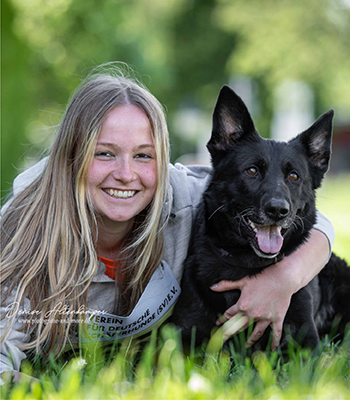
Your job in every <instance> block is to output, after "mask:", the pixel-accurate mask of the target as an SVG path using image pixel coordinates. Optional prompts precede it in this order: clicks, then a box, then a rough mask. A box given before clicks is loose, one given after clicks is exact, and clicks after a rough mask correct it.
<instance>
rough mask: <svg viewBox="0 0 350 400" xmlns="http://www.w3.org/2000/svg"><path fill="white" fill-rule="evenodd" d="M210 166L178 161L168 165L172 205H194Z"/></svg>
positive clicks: (202, 190)
mask: <svg viewBox="0 0 350 400" xmlns="http://www.w3.org/2000/svg"><path fill="white" fill-rule="evenodd" d="M211 171H212V169H211V167H208V166H205V165H190V166H185V165H182V164H179V163H176V164H175V165H170V166H169V179H170V187H171V192H172V196H173V206H175V208H177V209H179V208H183V207H187V206H189V205H190V206H196V205H197V204H198V202H199V200H200V199H201V197H202V194H203V192H204V190H205V189H206V187H207V185H208V183H209V180H210V177H211Z"/></svg>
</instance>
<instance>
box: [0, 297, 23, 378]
mask: <svg viewBox="0 0 350 400" xmlns="http://www.w3.org/2000/svg"><path fill="white" fill-rule="evenodd" d="M15 306H16V304H15V303H11V301H10V302H8V304H7V306H6V305H5V306H3V307H1V308H0V313H1V315H5V318H4V319H2V320H1V321H0V330H1V335H3V334H5V332H6V328H7V326H8V323H9V321H10V320H9V318H10V314H11V313H12V312H14V307H15ZM28 307H29V300H28V299H26V300H25V306H24V307H18V310H24V308H25V309H27V308H28ZM24 315H25V314H24ZM24 319H25V317H24V318H23V319H22V318H20V317H19V315H18V312H17V317H16V319H15V322H14V324H13V326H12V329H11V331H10V334H9V336H8V337H7V338H6V340H5V341H4V342H3V343H2V344H1V346H0V355H1V358H0V374H2V373H3V372H5V371H19V370H20V366H21V362H22V360H23V359H25V358H26V354H25V353H24V351H22V350H21V349H20V348H19V347H20V346H21V345H22V344H24V343H27V342H29V340H30V335H29V334H28V333H26V331H25V330H20V329H21V328H23V327H24V325H25V321H24Z"/></svg>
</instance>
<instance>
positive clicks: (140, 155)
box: [135, 153, 153, 160]
mask: <svg viewBox="0 0 350 400" xmlns="http://www.w3.org/2000/svg"><path fill="white" fill-rule="evenodd" d="M135 158H141V159H149V160H151V159H152V158H153V157H152V156H151V155H150V154H146V153H139V154H136V156H135Z"/></svg>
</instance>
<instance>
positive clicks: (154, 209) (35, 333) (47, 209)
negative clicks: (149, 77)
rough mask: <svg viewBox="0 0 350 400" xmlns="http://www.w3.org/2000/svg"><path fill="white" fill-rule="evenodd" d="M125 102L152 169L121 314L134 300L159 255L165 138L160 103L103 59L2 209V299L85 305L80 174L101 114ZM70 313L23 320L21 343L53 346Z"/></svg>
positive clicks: (91, 228) (85, 232) (85, 207)
mask: <svg viewBox="0 0 350 400" xmlns="http://www.w3.org/2000/svg"><path fill="white" fill-rule="evenodd" d="M125 104H132V105H135V106H137V107H139V108H140V109H141V110H142V111H143V112H144V113H145V114H146V115H147V117H148V118H149V121H150V124H151V127H152V134H153V141H154V145H155V149H156V159H157V173H158V185H157V190H156V193H155V196H154V198H153V200H152V202H151V204H150V205H149V206H148V207H147V209H146V210H145V211H144V212H143V213H141V214H140V216H138V218H136V219H135V223H134V228H133V230H132V232H131V234H130V235H129V237H128V238H127V243H126V246H125V249H124V252H123V257H122V265H123V274H124V275H125V277H126V280H125V284H124V286H123V287H122V290H120V293H121V296H120V298H119V300H120V304H122V311H121V312H122V313H124V314H126V313H128V312H130V311H131V310H132V308H133V307H134V306H135V304H136V302H137V300H138V299H139V297H140V295H141V293H142V291H143V290H144V288H145V285H146V284H147V282H148V281H149V279H150V277H151V276H152V274H153V272H154V271H155V269H156V268H157V267H158V265H159V263H160V261H161V257H162V252H163V235H162V234H161V231H162V228H163V226H164V224H165V218H164V215H167V212H165V213H164V212H163V211H164V204H165V201H166V199H167V197H168V190H169V185H168V163H169V140H168V131H167V125H166V121H165V116H164V111H163V107H162V106H161V104H160V103H159V102H158V100H157V99H156V98H155V97H154V96H153V95H152V94H151V93H150V92H149V91H148V90H147V89H146V88H144V87H143V86H142V85H141V84H140V83H139V82H137V81H136V79H134V78H130V77H125V76H124V74H123V73H122V71H121V69H120V67H119V65H117V66H115V65H112V66H111V65H109V66H108V68H107V71H106V68H105V67H102V68H99V69H98V70H97V71H96V70H95V71H94V72H93V73H92V74H91V75H90V76H89V77H88V78H87V79H85V80H84V82H83V83H82V84H81V85H80V87H79V88H78V90H77V91H76V93H75V94H74V95H73V96H72V98H71V101H70V103H69V105H68V107H67V109H66V112H65V114H64V116H63V119H62V122H61V124H60V126H59V128H58V131H57V134H56V137H55V141H54V143H53V145H52V147H51V151H50V156H49V159H48V162H47V165H46V167H45V169H44V170H43V172H42V173H41V175H40V176H39V177H38V178H37V179H36V180H35V181H34V182H32V183H31V184H30V185H29V186H28V187H27V188H26V189H24V190H23V191H22V192H21V193H20V194H19V195H18V196H17V197H16V198H14V199H13V201H12V203H11V205H10V206H9V208H8V209H7V210H6V211H5V213H4V215H3V218H2V228H1V249H2V256H1V285H2V288H6V289H3V290H4V293H2V300H3V303H4V302H6V300H7V299H8V298H9V297H10V296H11V299H12V297H13V301H14V302H18V304H23V302H24V299H25V298H26V297H29V299H30V303H31V309H32V310H36V311H41V315H45V313H46V312H49V311H50V310H53V309H54V307H55V306H56V305H57V304H59V303H62V304H64V305H67V306H69V308H70V309H71V310H77V309H79V307H80V306H81V305H86V299H87V292H88V288H89V285H90V283H91V281H92V278H93V277H94V275H95V274H96V271H97V266H98V261H97V255H96V251H95V246H96V241H97V237H98V229H97V222H96V218H95V214H94V209H93V206H92V202H91V199H90V196H89V192H88V191H87V184H86V177H87V174H88V171H89V168H90V165H91V162H92V157H93V154H94V150H95V145H96V141H97V138H98V136H99V132H100V130H101V126H102V124H103V121H104V119H105V118H106V115H107V114H108V112H109V111H110V110H111V109H112V108H114V107H116V106H118V105H125ZM72 315H73V314H72ZM14 318H15V316H14V317H13V319H12V321H10V324H9V326H8V329H7V331H6V332H5V334H4V336H3V337H2V341H4V340H6V337H7V335H8V334H9V332H10V329H11V327H12V325H13V322H14ZM50 318H52V315H51V316H50ZM58 318H59V317H57V316H56V319H58ZM72 318H73V317H70V319H69V321H68V323H67V324H62V323H58V321H56V322H57V323H54V324H52V323H51V324H45V323H44V321H42V320H41V321H39V322H38V324H37V325H34V324H30V323H29V324H28V325H27V327H28V328H30V331H31V334H32V340H31V341H30V343H28V344H25V345H23V346H21V347H22V348H23V349H29V348H35V349H36V352H37V353H39V352H40V349H41V348H42V347H44V348H46V349H48V350H53V351H55V352H59V351H61V350H62V349H63V347H64V345H65V343H66V340H67V336H68V333H69V329H70V326H71V323H72ZM34 326H35V329H34Z"/></svg>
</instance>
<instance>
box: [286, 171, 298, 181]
mask: <svg viewBox="0 0 350 400" xmlns="http://www.w3.org/2000/svg"><path fill="white" fill-rule="evenodd" d="M288 179H289V180H290V181H292V182H295V181H297V180H298V179H299V176H298V174H297V173H296V172H291V173H290V174H289V175H288Z"/></svg>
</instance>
